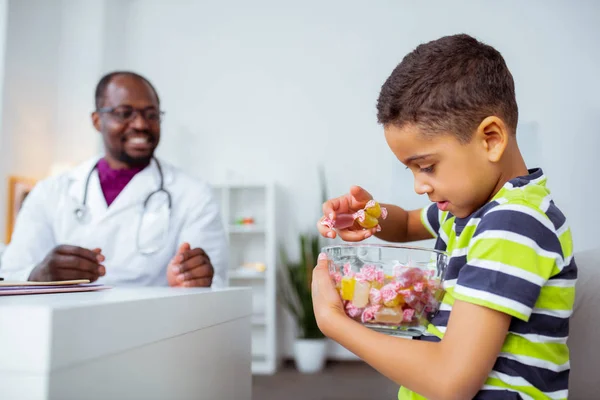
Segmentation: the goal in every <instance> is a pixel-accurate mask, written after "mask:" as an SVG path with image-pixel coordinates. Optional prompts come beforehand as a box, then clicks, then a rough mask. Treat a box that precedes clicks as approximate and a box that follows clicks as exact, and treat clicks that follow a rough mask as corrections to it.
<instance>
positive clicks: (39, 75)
mask: <svg viewBox="0 0 600 400" xmlns="http://www.w3.org/2000/svg"><path fill="white" fill-rule="evenodd" d="M57 3H60V4H61V6H60V7H58V9H57V7H56V4H57ZM99 4H104V7H102V6H101V5H99ZM10 6H11V7H10V10H9V22H8V26H9V33H8V42H7V48H6V49H7V52H6V54H7V63H6V67H5V75H6V82H5V88H4V116H5V118H4V119H3V121H2V139H3V141H2V142H1V143H0V144H1V145H2V150H1V155H2V158H3V160H4V164H0V165H3V171H6V170H7V168H10V170H12V171H14V172H20V173H38V172H40V171H41V170H42V169H43V168H46V165H47V164H49V163H51V162H52V161H54V160H55V159H61V160H62V159H63V158H68V160H66V161H75V159H76V158H77V157H79V155H86V154H87V153H88V152H92V151H94V149H97V148H98V140H97V136H95V135H94V134H93V132H91V129H90V127H89V126H87V125H86V122H85V121H86V119H87V118H88V114H89V111H90V110H91V107H92V104H91V101H92V99H91V97H92V90H93V89H92V88H93V85H94V84H95V83H96V79H97V77H99V73H100V72H105V71H107V70H109V69H115V68H131V69H134V70H136V71H138V72H140V73H142V74H145V75H147V77H148V78H149V79H150V80H151V81H152V82H153V83H154V84H155V85H156V87H157V88H158V90H159V93H160V95H161V98H162V102H163V106H164V108H165V110H166V111H167V116H166V120H165V123H164V130H163V142H162V143H161V146H160V150H159V155H160V156H162V157H165V158H167V159H168V160H169V161H171V162H173V163H175V164H177V165H180V166H182V167H185V168H187V169H189V170H190V171H192V172H193V173H195V174H197V175H199V176H203V177H204V178H206V179H208V180H210V181H213V182H215V181H221V180H224V179H225V178H226V177H227V176H228V175H232V176H236V177H246V178H250V179H255V178H260V179H273V180H275V181H277V182H278V183H279V184H280V186H281V188H282V193H283V196H284V197H283V202H282V204H285V209H283V210H282V216H283V226H284V230H283V232H282V233H281V240H282V241H283V242H285V243H286V244H287V245H288V247H289V248H290V250H291V251H292V252H294V251H295V250H296V248H295V247H292V246H295V245H296V235H297V233H298V232H299V230H312V229H313V227H314V223H315V220H316V218H317V217H318V210H319V208H320V200H319V191H318V181H317V166H318V164H319V163H323V164H324V166H325V169H326V174H327V177H328V180H329V186H330V193H332V194H341V193H343V192H345V191H346V190H347V188H348V187H349V186H350V185H351V184H362V185H364V186H365V187H367V188H368V189H369V190H371V192H372V193H373V194H374V195H375V197H376V198H377V199H379V200H380V201H393V202H397V203H399V204H401V205H403V206H405V207H409V208H411V207H419V206H422V205H424V204H426V199H424V198H420V197H418V196H417V195H416V194H414V192H413V188H412V177H411V175H410V173H409V172H408V171H405V170H404V169H403V168H402V167H401V166H399V164H398V162H397V161H396V160H395V159H394V157H393V155H392V154H391V152H390V151H389V150H388V149H387V147H386V144H385V141H384V138H383V133H382V129H381V127H380V126H378V125H377V124H376V118H375V113H376V111H375V102H376V99H377V95H378V91H379V88H380V86H381V84H382V83H383V81H384V80H385V79H386V78H387V76H388V75H389V73H390V72H391V70H392V69H393V68H394V66H395V65H396V64H397V63H398V62H399V61H400V60H401V59H402V57H403V56H404V55H405V54H406V53H407V52H409V51H410V50H412V49H413V48H414V47H415V46H416V45H418V44H419V43H421V42H424V41H428V40H432V39H436V38H438V37H440V36H442V35H445V34H453V33H458V32H466V33H470V34H473V35H476V36H477V37H479V38H480V39H482V40H483V41H485V42H488V43H489V44H491V45H494V46H496V47H497V48H498V49H499V50H500V51H501V52H502V53H503V54H504V56H505V58H506V60H507V62H508V65H509V67H510V68H511V70H512V72H513V75H514V77H515V81H516V85H517V97H518V102H519V106H520V112H521V121H522V122H523V123H524V124H523V126H522V128H525V129H524V130H523V131H522V132H521V133H522V135H521V136H520V137H519V140H520V141H523V140H525V139H526V138H525V137H524V135H526V132H537V135H538V136H539V138H540V139H541V142H540V143H536V142H533V143H527V142H528V141H527V140H525V142H526V143H524V144H526V145H528V147H529V148H531V147H532V146H539V147H540V149H541V152H540V153H538V154H531V157H535V158H537V159H539V160H540V162H541V165H542V166H543V167H544V169H545V171H546V172H547V174H548V176H549V185H550V187H551V188H552V190H553V192H554V195H555V199H556V202H557V204H558V205H559V206H560V207H561V208H562V209H563V210H564V211H565V213H566V214H567V216H568V218H569V219H570V222H571V225H572V227H573V234H574V237H575V244H576V248H577V249H579V250H582V249H587V248H590V247H593V246H594V245H596V241H595V229H594V227H595V226H597V225H598V224H599V223H600V214H599V213H597V212H593V211H591V210H590V206H589V205H590V201H594V200H593V199H595V198H597V197H599V196H598V194H599V193H598V189H597V185H595V182H596V178H595V170H594V164H593V160H594V159H595V157H596V154H595V151H596V149H598V148H600V146H599V145H600V143H599V142H600V135H599V133H600V132H599V128H598V127H599V126H600V124H599V122H600V100H599V99H598V97H597V93H598V92H600V80H599V79H598V71H600V55H599V53H598V52H597V48H598V45H597V42H598V38H599V37H600V28H599V27H598V24H597V23H596V20H595V18H596V16H597V15H599V11H600V3H598V2H595V1H592V0H590V1H579V2H577V3H576V4H574V3H566V2H562V1H558V0H552V1H541V0H538V1H529V2H526V3H523V2H518V1H516V0H512V1H507V2H502V3H501V4H500V3H492V2H486V3H485V4H484V3H483V2H476V1H470V2H457V1H455V2H451V3H448V2H442V1H438V2H428V3H427V4H417V3H413V2H398V1H391V0H389V1H379V2H372V3H370V4H369V5H366V3H364V2H359V1H342V0H338V1H328V2H321V1H316V0H307V1H303V2H299V3H292V2H279V1H275V0H259V1H254V2H245V1H242V0H232V1H223V2H201V1H191V0H190V1H182V0H180V1H169V2H167V1H160V0H154V1H152V0H143V1H140V0H127V1H119V2H116V1H114V0H110V1H108V0H107V1H103V2H101V1H99V2H95V3H92V2H89V3H85V5H80V3H78V2H76V1H71V2H69V1H68V0H64V1H62V2H58V1H56V0H55V1H53V2H48V1H43V0H27V1H21V0H20V1H11V2H10ZM13 6H14V7H13ZM32 6H33V7H32ZM0 38H1V36H0ZM59 42H60V46H67V47H65V48H63V47H60V48H59ZM87 44H90V45H89V46H87ZM84 57H87V58H84ZM97 75H98V76H97ZM57 86H59V87H57ZM535 126H536V127H537V128H536V129H537V130H534V129H533V128H531V127H535ZM52 135H55V137H56V141H54V140H51V139H50V138H52V137H53V136H52ZM71 141H72V143H73V145H69V146H67V145H66V144H68V143H71ZM529 142H531V141H529ZM6 146H8V147H6ZM63 146H66V147H63ZM48 148H52V149H54V150H53V152H52V153H49V152H48V151H47V149H48ZM6 149H11V150H10V151H9V150H6ZM366 149H368V150H366ZM74 152H75V153H77V154H74ZM63 161H65V160H63ZM42 166H43V167H42ZM4 198H5V196H4V195H2V196H0V201H4ZM0 205H1V203H0ZM2 216H3V213H2ZM1 219H2V217H0V221H1ZM286 352H289V346H287V347H286Z"/></svg>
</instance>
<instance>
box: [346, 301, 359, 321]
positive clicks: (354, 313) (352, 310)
mask: <svg viewBox="0 0 600 400" xmlns="http://www.w3.org/2000/svg"><path fill="white" fill-rule="evenodd" d="M362 311H363V310H362V309H360V308H357V307H355V306H354V304H352V302H348V303H347V304H346V314H347V315H348V316H349V317H350V318H356V317H358V316H359V315H360V314H361V313H362Z"/></svg>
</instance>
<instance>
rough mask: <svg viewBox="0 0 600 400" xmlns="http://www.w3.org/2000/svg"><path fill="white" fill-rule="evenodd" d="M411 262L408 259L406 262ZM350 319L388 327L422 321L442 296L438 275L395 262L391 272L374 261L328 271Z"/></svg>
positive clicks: (427, 316) (437, 304)
mask: <svg viewBox="0 0 600 400" xmlns="http://www.w3.org/2000/svg"><path fill="white" fill-rule="evenodd" d="M409 264H411V262H409ZM331 279H332V280H333V281H334V282H336V283H337V282H338V281H339V287H338V290H339V292H340V295H341V297H342V300H343V302H344V310H345V312H346V314H347V315H348V316H350V317H351V318H353V319H355V320H357V321H362V322H363V323H379V324H384V325H389V326H398V327H400V326H402V325H415V324H426V323H427V320H428V318H430V315H431V314H430V313H432V312H434V311H436V310H437V309H438V307H439V303H440V301H441V296H442V295H443V289H442V285H441V281H440V279H439V278H437V277H434V276H432V275H431V273H430V270H425V271H424V270H421V269H420V268H418V267H414V266H413V267H410V266H407V265H402V264H400V263H398V264H397V265H395V266H394V268H393V273H392V274H391V275H386V274H384V272H383V267H382V266H379V265H377V264H365V265H363V266H362V267H361V268H360V270H358V271H356V272H355V271H353V270H352V265H351V264H350V263H346V264H344V265H343V267H342V268H341V272H340V271H335V270H334V272H333V273H331Z"/></svg>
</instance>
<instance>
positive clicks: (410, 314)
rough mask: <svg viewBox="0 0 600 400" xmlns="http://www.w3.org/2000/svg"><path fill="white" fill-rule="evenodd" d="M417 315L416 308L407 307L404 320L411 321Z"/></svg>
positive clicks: (403, 316)
mask: <svg viewBox="0 0 600 400" xmlns="http://www.w3.org/2000/svg"><path fill="white" fill-rule="evenodd" d="M414 316H415V310H413V309H410V308H407V309H405V310H404V311H403V312H402V320H403V321H404V322H411V321H412V319H413V317H414Z"/></svg>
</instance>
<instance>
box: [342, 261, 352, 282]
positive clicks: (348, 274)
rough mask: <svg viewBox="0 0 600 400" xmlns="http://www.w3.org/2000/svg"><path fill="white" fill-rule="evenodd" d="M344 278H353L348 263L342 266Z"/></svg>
mask: <svg viewBox="0 0 600 400" xmlns="http://www.w3.org/2000/svg"><path fill="white" fill-rule="evenodd" d="M343 272H344V276H347V277H350V278H352V277H353V276H354V271H352V266H351V265H350V263H346V264H344V267H343Z"/></svg>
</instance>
